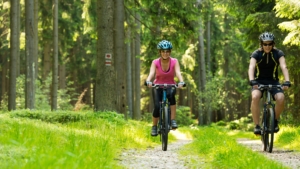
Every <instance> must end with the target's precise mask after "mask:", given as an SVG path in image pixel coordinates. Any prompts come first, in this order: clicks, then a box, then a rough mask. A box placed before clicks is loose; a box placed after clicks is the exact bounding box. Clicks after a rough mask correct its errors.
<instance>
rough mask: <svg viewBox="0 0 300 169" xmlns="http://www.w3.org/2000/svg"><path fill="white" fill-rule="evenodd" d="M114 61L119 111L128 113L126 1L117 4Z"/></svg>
mask: <svg viewBox="0 0 300 169" xmlns="http://www.w3.org/2000/svg"><path fill="white" fill-rule="evenodd" d="M114 14H115V15H114V30H115V31H114V37H115V38H114V43H115V45H114V49H115V50H114V51H115V52H114V60H115V63H114V64H115V68H116V88H115V89H116V97H117V110H118V112H119V113H122V114H125V113H126V105H127V103H126V83H125V76H124V74H125V75H126V69H125V66H126V64H125V63H126V62H125V58H126V55H124V53H125V52H124V50H125V49H124V48H125V38H124V36H125V30H124V21H125V19H124V18H125V11H124V0H117V1H116V3H115V10H114Z"/></svg>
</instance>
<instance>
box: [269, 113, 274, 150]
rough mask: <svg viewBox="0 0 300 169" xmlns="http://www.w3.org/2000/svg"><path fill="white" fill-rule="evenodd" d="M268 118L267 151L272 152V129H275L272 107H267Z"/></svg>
mask: <svg viewBox="0 0 300 169" xmlns="http://www.w3.org/2000/svg"><path fill="white" fill-rule="evenodd" d="M269 113H270V118H269V126H268V134H269V139H268V145H269V146H268V152H269V153H272V150H273V142H274V129H275V111H274V109H273V108H269Z"/></svg>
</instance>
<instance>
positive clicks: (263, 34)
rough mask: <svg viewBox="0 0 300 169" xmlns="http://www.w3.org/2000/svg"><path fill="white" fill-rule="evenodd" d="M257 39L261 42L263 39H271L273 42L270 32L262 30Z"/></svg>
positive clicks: (273, 37)
mask: <svg viewBox="0 0 300 169" xmlns="http://www.w3.org/2000/svg"><path fill="white" fill-rule="evenodd" d="M259 40H260V41H261V42H264V41H273V42H274V41H275V36H274V35H273V34H272V33H270V32H264V33H262V34H261V35H260V36H259Z"/></svg>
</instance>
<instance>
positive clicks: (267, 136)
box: [261, 108, 275, 153]
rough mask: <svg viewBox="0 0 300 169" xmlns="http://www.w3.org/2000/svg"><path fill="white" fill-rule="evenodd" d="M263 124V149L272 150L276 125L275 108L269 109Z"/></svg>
mask: <svg viewBox="0 0 300 169" xmlns="http://www.w3.org/2000/svg"><path fill="white" fill-rule="evenodd" d="M264 118H265V120H264V122H265V123H264V124H263V130H264V131H263V134H262V136H261V137H262V141H263V149H264V151H268V152H270V153H271V152H272V150H273V141H274V126H275V112H274V109H273V108H269V109H267V112H266V117H264Z"/></svg>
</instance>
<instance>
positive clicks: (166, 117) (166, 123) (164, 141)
mask: <svg viewBox="0 0 300 169" xmlns="http://www.w3.org/2000/svg"><path fill="white" fill-rule="evenodd" d="M162 123H163V125H162V131H161V132H162V133H161V134H162V150H163V151H167V148H168V133H169V114H168V106H165V107H164V109H163V118H162Z"/></svg>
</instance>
